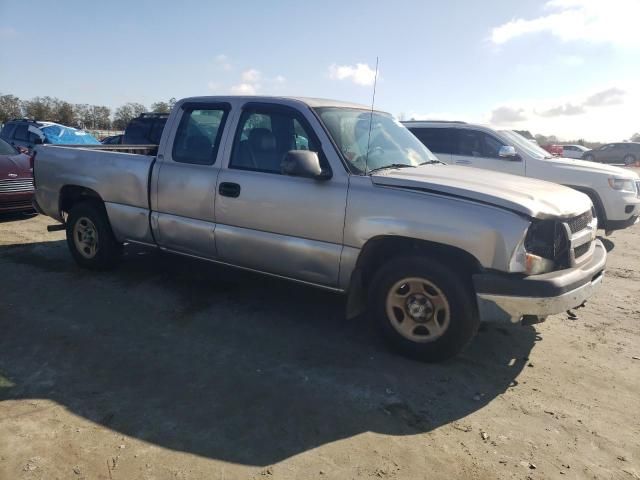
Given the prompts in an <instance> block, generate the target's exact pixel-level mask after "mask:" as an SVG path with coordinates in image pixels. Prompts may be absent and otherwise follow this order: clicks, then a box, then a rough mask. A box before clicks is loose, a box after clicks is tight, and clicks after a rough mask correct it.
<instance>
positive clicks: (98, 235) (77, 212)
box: [66, 202, 122, 270]
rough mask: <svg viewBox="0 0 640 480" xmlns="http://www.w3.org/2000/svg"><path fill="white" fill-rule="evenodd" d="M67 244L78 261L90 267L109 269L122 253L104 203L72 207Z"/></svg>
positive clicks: (68, 220) (93, 268)
mask: <svg viewBox="0 0 640 480" xmlns="http://www.w3.org/2000/svg"><path fill="white" fill-rule="evenodd" d="M66 226H67V228H66V230H67V245H68V247H69V250H70V252H71V256H72V257H73V259H74V260H75V261H76V263H77V264H78V265H79V266H81V267H83V268H87V269H90V270H109V269H111V268H113V267H115V266H116V264H117V263H118V260H119V259H120V256H121V254H122V244H121V243H118V241H117V240H116V238H115V236H114V235H113V231H112V230H111V225H109V219H108V218H107V214H106V212H105V210H104V207H103V206H102V205H98V204H96V203H94V202H82V203H79V204H77V205H75V206H74V207H73V208H71V211H70V212H69V216H68V218H67V222H66Z"/></svg>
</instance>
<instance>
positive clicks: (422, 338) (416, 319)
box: [368, 257, 480, 362]
mask: <svg viewBox="0 0 640 480" xmlns="http://www.w3.org/2000/svg"><path fill="white" fill-rule="evenodd" d="M368 303H369V313H370V316H371V317H373V319H374V320H375V322H376V324H377V326H378V327H379V329H380V331H381V332H382V334H383V335H384V337H385V339H386V340H387V341H388V343H389V344H390V345H391V347H392V348H394V349H395V350H397V351H399V352H400V353H401V354H403V355H406V356H408V357H411V358H414V359H418V360H422V361H426V362H440V361H444V360H447V359H449V358H452V357H454V356H456V355H457V354H458V353H460V352H461V351H462V350H463V349H464V348H465V347H466V346H467V345H468V344H469V342H470V341H471V340H472V339H473V337H474V336H475V334H476V332H477V331H478V326H479V323H480V322H479V318H478V314H477V309H476V305H475V302H474V299H473V293H472V290H471V288H470V286H468V285H467V284H466V283H465V282H463V281H462V279H461V277H460V274H459V272H457V271H455V270H452V269H451V268H448V267H446V266H445V265H443V264H441V263H440V262H438V261H436V260H432V259H428V258H424V257H403V258H398V259H395V260H391V261H390V262H389V263H388V264H386V265H383V266H382V267H381V268H380V269H379V270H378V271H377V272H376V274H375V275H374V278H373V280H372V283H371V285H370V288H369V301H368Z"/></svg>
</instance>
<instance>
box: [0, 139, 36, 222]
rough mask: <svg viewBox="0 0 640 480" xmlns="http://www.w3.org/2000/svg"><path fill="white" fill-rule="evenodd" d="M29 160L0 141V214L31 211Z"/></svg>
mask: <svg viewBox="0 0 640 480" xmlns="http://www.w3.org/2000/svg"><path fill="white" fill-rule="evenodd" d="M32 198H33V169H32V168H31V158H30V157H29V156H28V155H25V154H24V153H20V152H18V151H17V150H16V149H15V148H13V147H12V146H11V145H9V144H8V143H7V142H5V141H4V140H2V139H0V213H4V212H21V211H27V210H32V209H33V207H32V206H31V200H32Z"/></svg>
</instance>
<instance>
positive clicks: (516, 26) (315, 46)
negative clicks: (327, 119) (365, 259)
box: [0, 0, 640, 141]
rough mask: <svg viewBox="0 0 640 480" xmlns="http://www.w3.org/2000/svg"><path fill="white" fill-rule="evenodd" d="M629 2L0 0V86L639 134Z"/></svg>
mask: <svg viewBox="0 0 640 480" xmlns="http://www.w3.org/2000/svg"><path fill="white" fill-rule="evenodd" d="M639 18H640V0H607V1H604V0H542V1H537V0H518V1H517V2H515V1H513V0H485V1H482V2H479V1H475V0H467V1H462V0H449V1H447V2H442V1H438V2H435V1H428V0H387V1H373V0H369V1H361V0H349V1H345V0H339V1H336V0H322V1H315V2H311V1H310V2H305V1H300V0H281V1H276V0H274V1H265V0H262V1H257V0H244V1H243V2H231V1H225V2H223V1H213V0H210V1H206V0H182V1H173V0H156V1H150V0H127V1H121V0H110V1H109V2H87V1H86V0H82V1H76V0H65V1H63V2H57V3H51V2H50V1H40V0H30V1H27V0H0V94H13V95H17V96H19V97H21V98H31V97H35V96H46V95H48V96H53V97H58V98H60V99H64V100H67V101H70V102H72V103H90V104H97V105H107V106H109V107H112V108H115V107H117V106H119V105H121V104H123V103H125V102H140V103H143V104H145V105H147V106H149V105H150V104H151V103H153V102H155V101H159V100H167V99H169V98H171V97H176V98H182V97H187V96H195V95H228V94H264V95H295V96H310V97H325V98H334V99H340V100H348V101H354V102H358V103H363V104H367V105H370V104H371V101H372V95H373V83H374V79H375V78H376V74H375V65H376V58H378V59H379V70H378V80H377V85H376V97H375V106H376V108H377V109H380V110H385V111H388V112H391V113H393V114H394V115H396V116H398V117H401V118H405V119H410V118H415V119H441V120H462V121H469V122H478V123H485V124H490V125H493V126H495V127H499V128H517V129H525V130H530V131H531V132H532V133H534V134H536V133H540V134H544V135H550V134H555V135H557V136H558V137H560V138H561V139H565V140H571V139H578V138H585V139H588V140H592V141H620V140H624V139H628V138H629V137H631V135H632V134H634V133H635V132H638V131H640V81H639V79H640V23H638V19H639Z"/></svg>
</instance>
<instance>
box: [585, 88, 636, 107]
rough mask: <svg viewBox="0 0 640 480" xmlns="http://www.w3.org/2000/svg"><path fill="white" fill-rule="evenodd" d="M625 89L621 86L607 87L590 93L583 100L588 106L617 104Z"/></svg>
mask: <svg viewBox="0 0 640 480" xmlns="http://www.w3.org/2000/svg"><path fill="white" fill-rule="evenodd" d="M625 93H626V92H625V91H624V90H622V89H621V88H616V87H613V88H607V89H606V90H602V91H600V92H597V93H594V94H593V95H590V96H589V98H587V99H586V100H585V102H584V105H586V106H589V107H603V106H606V105H618V104H620V103H622V100H623V97H624V95H625Z"/></svg>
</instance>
